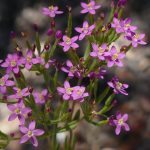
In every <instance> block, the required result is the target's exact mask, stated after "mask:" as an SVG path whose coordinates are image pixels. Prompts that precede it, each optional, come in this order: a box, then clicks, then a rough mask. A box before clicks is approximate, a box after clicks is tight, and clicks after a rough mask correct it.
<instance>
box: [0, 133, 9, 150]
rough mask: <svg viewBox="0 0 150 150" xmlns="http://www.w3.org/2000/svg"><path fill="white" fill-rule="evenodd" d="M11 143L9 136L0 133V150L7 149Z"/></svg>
mask: <svg viewBox="0 0 150 150" xmlns="http://www.w3.org/2000/svg"><path fill="white" fill-rule="evenodd" d="M8 143H9V139H8V136H7V135H6V134H4V133H3V132H2V131H0V149H4V148H6V147H7V145H8Z"/></svg>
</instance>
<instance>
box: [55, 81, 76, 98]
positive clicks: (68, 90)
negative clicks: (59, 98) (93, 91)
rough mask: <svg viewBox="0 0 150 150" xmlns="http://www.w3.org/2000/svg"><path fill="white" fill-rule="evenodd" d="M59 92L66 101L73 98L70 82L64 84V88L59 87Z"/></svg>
mask: <svg viewBox="0 0 150 150" xmlns="http://www.w3.org/2000/svg"><path fill="white" fill-rule="evenodd" d="M57 91H58V92H59V94H60V95H63V99H64V100H69V99H70V98H71V96H72V92H73V88H72V87H70V84H69V82H68V81H65V82H64V88H62V87H58V88H57Z"/></svg>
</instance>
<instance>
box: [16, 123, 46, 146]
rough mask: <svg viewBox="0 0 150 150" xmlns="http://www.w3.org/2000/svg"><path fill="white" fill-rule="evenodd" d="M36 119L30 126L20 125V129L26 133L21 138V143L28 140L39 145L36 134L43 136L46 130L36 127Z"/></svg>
mask: <svg viewBox="0 0 150 150" xmlns="http://www.w3.org/2000/svg"><path fill="white" fill-rule="evenodd" d="M35 125H36V123H35V121H32V122H31V123H30V124H29V126H28V128H27V127H25V126H20V127H19V129H20V131H21V132H22V133H23V134H25V135H24V136H22V137H21V139H20V143H21V144H22V143H25V142H27V141H28V140H30V141H31V143H32V144H33V146H35V147H37V146H38V141H37V138H36V136H41V135H43V134H44V131H43V130H41V129H35Z"/></svg>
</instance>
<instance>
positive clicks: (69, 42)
mask: <svg viewBox="0 0 150 150" xmlns="http://www.w3.org/2000/svg"><path fill="white" fill-rule="evenodd" d="M77 40H78V36H74V37H72V38H69V37H68V36H66V35H64V36H63V42H61V43H59V45H61V46H63V50H64V52H67V51H68V50H69V49H70V48H74V49H76V48H78V47H79V45H78V44H76V43H75V42H76V41H77Z"/></svg>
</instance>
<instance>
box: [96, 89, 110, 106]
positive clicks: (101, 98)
mask: <svg viewBox="0 0 150 150" xmlns="http://www.w3.org/2000/svg"><path fill="white" fill-rule="evenodd" d="M109 89H110V88H109V87H106V88H105V90H104V91H103V93H102V94H101V95H100V96H99V97H98V98H97V100H96V101H97V103H101V102H102V101H103V99H104V98H105V97H106V96H107V94H108V92H109Z"/></svg>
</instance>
